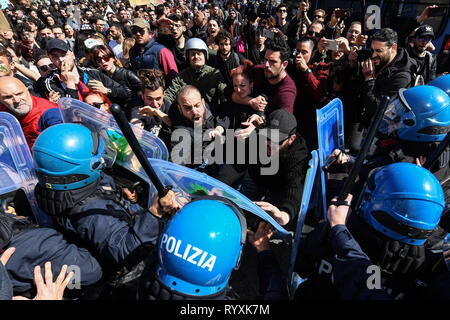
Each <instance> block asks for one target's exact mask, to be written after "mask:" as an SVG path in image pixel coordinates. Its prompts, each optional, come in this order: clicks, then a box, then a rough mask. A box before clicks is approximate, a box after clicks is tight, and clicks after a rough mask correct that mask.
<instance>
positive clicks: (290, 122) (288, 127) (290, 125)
mask: <svg viewBox="0 0 450 320" xmlns="http://www.w3.org/2000/svg"><path fill="white" fill-rule="evenodd" d="M266 127H267V129H269V130H267V131H268V132H267V138H269V139H270V140H271V141H274V142H276V143H280V142H281V141H283V140H285V139H286V138H288V137H289V136H290V135H292V134H294V133H295V132H296V130H297V120H296V119H295V116H294V115H293V114H292V113H289V112H288V111H286V110H284V109H278V110H275V111H272V112H271V113H270V114H269V116H268V118H267V120H266ZM270 129H276V130H278V139H277V138H276V137H275V136H273V137H271V135H272V134H271V131H272V130H270Z"/></svg>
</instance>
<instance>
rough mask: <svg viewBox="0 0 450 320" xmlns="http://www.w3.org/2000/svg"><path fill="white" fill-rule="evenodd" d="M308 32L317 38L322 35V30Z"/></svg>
mask: <svg viewBox="0 0 450 320" xmlns="http://www.w3.org/2000/svg"><path fill="white" fill-rule="evenodd" d="M307 34H308V36H311V37H316V38H318V37H320V36H322V33H321V32H314V31H308V32H307Z"/></svg>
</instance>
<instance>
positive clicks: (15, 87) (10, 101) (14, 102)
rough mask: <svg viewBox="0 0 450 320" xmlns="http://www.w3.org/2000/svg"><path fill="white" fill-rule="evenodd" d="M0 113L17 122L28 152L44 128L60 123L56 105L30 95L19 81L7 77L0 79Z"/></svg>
mask: <svg viewBox="0 0 450 320" xmlns="http://www.w3.org/2000/svg"><path fill="white" fill-rule="evenodd" d="M0 111H1V112H8V113H11V114H13V115H14V116H15V117H16V118H17V120H19V123H20V126H21V127H22V130H23V133H24V135H25V139H27V143H28V147H29V148H30V150H31V148H32V146H33V144H34V141H35V140H36V138H37V137H38V135H39V134H40V133H41V132H42V131H43V130H44V129H45V128H47V127H49V126H52V125H54V124H58V123H61V122H62V119H61V115H60V113H59V109H58V106H57V105H56V104H54V103H53V102H50V101H48V100H46V99H43V98H39V97H35V96H33V95H31V94H30V92H29V91H28V89H27V88H26V87H25V85H24V84H23V83H22V82H21V81H20V80H18V79H16V78H14V77H9V76H6V77H0Z"/></svg>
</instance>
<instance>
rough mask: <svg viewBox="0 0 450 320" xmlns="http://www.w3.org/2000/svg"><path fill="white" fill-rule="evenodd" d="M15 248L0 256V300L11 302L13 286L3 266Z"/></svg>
mask: <svg viewBox="0 0 450 320" xmlns="http://www.w3.org/2000/svg"><path fill="white" fill-rule="evenodd" d="M15 250H16V248H14V247H10V248H8V249H6V250H5V251H4V252H3V253H2V255H1V256H0V300H11V299H12V298H13V286H12V284H11V280H10V279H9V276H8V271H7V270H6V268H5V266H6V263H7V262H8V260H9V258H10V257H11V255H12V254H13V253H14V251H15Z"/></svg>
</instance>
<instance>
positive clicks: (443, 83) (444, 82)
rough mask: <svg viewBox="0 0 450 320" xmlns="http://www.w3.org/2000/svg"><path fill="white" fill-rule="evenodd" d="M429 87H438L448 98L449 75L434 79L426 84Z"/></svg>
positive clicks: (449, 87)
mask: <svg viewBox="0 0 450 320" xmlns="http://www.w3.org/2000/svg"><path fill="white" fill-rule="evenodd" d="M428 85H429V86H433V87H438V88H439V89H441V90H443V91H444V92H445V93H446V94H447V95H448V96H450V74H445V75H443V76H440V77H437V78H434V79H433V80H431V81H430V82H428Z"/></svg>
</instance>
